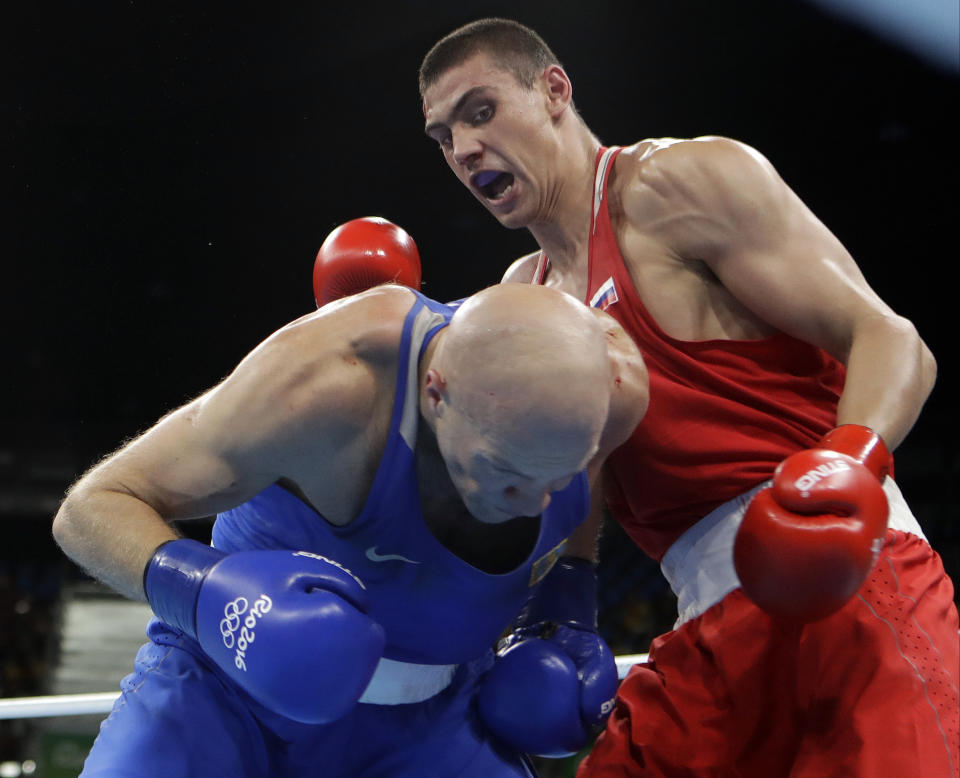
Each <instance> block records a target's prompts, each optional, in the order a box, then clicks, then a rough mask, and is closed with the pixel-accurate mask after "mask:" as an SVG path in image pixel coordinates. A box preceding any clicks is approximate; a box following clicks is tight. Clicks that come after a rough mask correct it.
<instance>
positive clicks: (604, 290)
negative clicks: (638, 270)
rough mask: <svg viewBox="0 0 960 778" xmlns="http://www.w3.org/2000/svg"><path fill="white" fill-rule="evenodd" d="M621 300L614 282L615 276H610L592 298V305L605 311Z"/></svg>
mask: <svg viewBox="0 0 960 778" xmlns="http://www.w3.org/2000/svg"><path fill="white" fill-rule="evenodd" d="M619 301H620V297H619V295H617V285H616V284H615V283H614V282H613V276H610V278H608V279H607V280H606V281H604V282H603V285H602V286H601V287H600V288H599V289H597V291H596V293H595V294H594V295H593V297H592V298H591V299H590V307H591V308H599V309H600V310H601V311H605V310H607V308H609V307H610V306H611V305H613V304H614V303H616V302H619Z"/></svg>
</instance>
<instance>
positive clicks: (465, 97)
mask: <svg viewBox="0 0 960 778" xmlns="http://www.w3.org/2000/svg"><path fill="white" fill-rule="evenodd" d="M486 88H487V87H485V86H474V87H471V88H470V89H468V90H467V91H466V92H464V93H463V94H462V95H460V99H459V100H457V102H456V104H455V105H454V106H453V110H451V111H450V115H449V116H448V117H447V119H446V121H439V120H438V121H434V122H430V123H429V124H427V126H426V127H424V128H423V132H424V134H426V135H429V134H430V133H431V132H433V131H434V130H437V129H440V128H441V127H446V126H447V125H448V124H449V122H451V121H452V120H453V119H454V118H455V117H456V116H458V115H459V114H460V112H461V111H463V107H464V106H465V105H466V104H467V103H468V102H469V101H470V99H471V98H473V97H474V96H475V95H477V94H479V93H480V92H482V91H484V90H485V89H486Z"/></svg>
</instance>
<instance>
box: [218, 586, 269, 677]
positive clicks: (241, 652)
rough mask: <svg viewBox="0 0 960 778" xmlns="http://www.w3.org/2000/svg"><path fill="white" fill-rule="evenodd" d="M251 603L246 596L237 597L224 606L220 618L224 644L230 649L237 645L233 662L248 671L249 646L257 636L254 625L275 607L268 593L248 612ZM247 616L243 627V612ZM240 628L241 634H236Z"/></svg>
mask: <svg viewBox="0 0 960 778" xmlns="http://www.w3.org/2000/svg"><path fill="white" fill-rule="evenodd" d="M248 605H249V603H248V601H247V598H246V597H237V599H235V600H231V601H230V602H228V603H227V604H226V605H224V606H223V619H221V620H220V635H221V636H222V637H223V645H224V646H225V647H226V648H227V649H228V650H229V649H231V648H233V647H234V646H236V647H237V650H236V653H235V654H234V657H233V663H234V665H235V666H236V668H237V669H238V670H243V671H244V672H246V670H247V663H246V656H247V648H248V647H249V645H250V644H251V643H252V642H253V641H254V638H256V632H254V627H256V625H257V619H258V618H260V617H261V616H263V615H264V614H265V613H268V612H269V611H270V609H271V608H272V607H273V600H271V599H270V597H269V596H267V595H266V594H261V595H260V596H259V597H258V598H257V600H256V602H254V603H253V607H252V608H250V612H249V613H247V607H248ZM244 613H246V614H247V616H246V618H245V619H243V627H241V626H240V619H241V617H242V616H243V614H244ZM238 629H239V630H240V634H239V636H238V635H237V634H236V633H237V630H238Z"/></svg>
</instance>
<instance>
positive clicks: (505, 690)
mask: <svg viewBox="0 0 960 778" xmlns="http://www.w3.org/2000/svg"><path fill="white" fill-rule="evenodd" d="M596 595H597V586H596V574H595V571H594V566H593V564H592V563H591V562H589V561H587V560H586V559H579V558H577V557H562V558H561V559H560V560H559V561H558V562H557V564H556V565H555V566H554V568H553V570H551V571H550V573H549V574H548V575H547V577H546V578H545V579H544V580H543V582H542V583H541V584H540V588H539V589H538V590H537V591H536V592H535V593H534V594H533V596H532V597H531V598H530V600H529V601H528V602H527V604H526V605H525V606H524V608H523V610H522V611H521V613H520V616H519V617H518V619H517V621H516V623H515V624H514V629H513V632H511V633H510V635H508V636H507V637H506V638H504V640H503V641H501V645H500V648H499V650H498V652H497V662H496V664H494V666H493V668H492V669H491V670H490V672H489V673H487V676H486V678H484V681H483V685H482V686H481V687H480V693H479V696H478V702H479V708H480V716H481V718H482V719H483V721H484V723H485V724H486V725H487V726H488V727H489V728H490V729H491V731H493V733H494V734H495V735H497V736H498V737H499V738H500V739H501V740H503V741H504V742H505V743H507V744H508V745H510V746H513V747H514V748H516V749H518V750H520V751H523V752H525V753H528V754H536V755H538V756H548V757H559V756H567V755H569V754H573V753H576V752H577V751H579V750H580V748H582V747H583V746H584V745H585V744H586V743H587V741H588V740H589V738H590V736H591V735H593V734H594V733H595V732H597V731H599V729H600V728H602V726H603V724H604V723H605V722H606V720H607V717H608V716H609V715H610V711H611V710H613V698H614V696H615V695H616V692H617V685H618V683H619V678H618V676H617V663H616V661H615V659H614V656H613V652H612V651H611V650H610V648H609V647H608V646H607V644H606V642H604V640H603V638H601V637H600V635H598V634H597V603H596Z"/></svg>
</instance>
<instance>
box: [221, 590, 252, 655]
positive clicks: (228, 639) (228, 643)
mask: <svg viewBox="0 0 960 778" xmlns="http://www.w3.org/2000/svg"><path fill="white" fill-rule="evenodd" d="M248 604H249V603H248V602H247V598H246V597H237V599H235V600H233V601H232V602H228V603H227V604H226V605H224V606H223V618H222V619H221V620H220V635H221V636H222V637H223V645H224V646H225V647H227V648H233V644H234V643H235V642H236V638H235V637H234V633H235V632H236V631H237V628H238V627H239V626H240V617H241V616H242V615H243V614H244V613H246V612H247V605H248Z"/></svg>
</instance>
